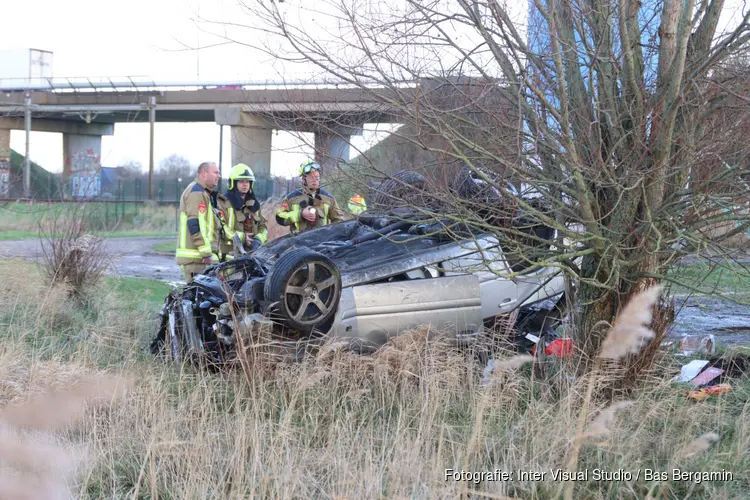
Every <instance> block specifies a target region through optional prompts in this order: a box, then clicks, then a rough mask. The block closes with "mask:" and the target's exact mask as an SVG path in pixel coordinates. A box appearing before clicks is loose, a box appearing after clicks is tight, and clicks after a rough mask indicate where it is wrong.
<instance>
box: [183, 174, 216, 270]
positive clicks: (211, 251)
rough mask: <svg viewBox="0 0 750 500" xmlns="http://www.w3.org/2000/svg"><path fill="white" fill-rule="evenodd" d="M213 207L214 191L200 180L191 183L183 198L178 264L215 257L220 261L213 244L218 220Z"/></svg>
mask: <svg viewBox="0 0 750 500" xmlns="http://www.w3.org/2000/svg"><path fill="white" fill-rule="evenodd" d="M212 208H213V207H212V206H211V191H209V190H208V189H207V188H206V187H205V186H203V185H201V183H200V181H199V180H198V179H196V180H195V181H193V182H191V183H190V184H188V187H186V188H185V191H183V192H182V196H180V224H179V231H178V237H177V250H176V252H175V258H176V260H177V265H180V266H182V265H185V264H200V263H201V259H203V258H204V257H212V259H213V260H215V261H217V262H218V260H219V258H218V256H217V255H216V247H215V245H216V243H215V241H214V240H215V238H214V231H215V230H216V229H215V227H216V224H218V221H217V220H216V215H215V213H214V211H213V209H212Z"/></svg>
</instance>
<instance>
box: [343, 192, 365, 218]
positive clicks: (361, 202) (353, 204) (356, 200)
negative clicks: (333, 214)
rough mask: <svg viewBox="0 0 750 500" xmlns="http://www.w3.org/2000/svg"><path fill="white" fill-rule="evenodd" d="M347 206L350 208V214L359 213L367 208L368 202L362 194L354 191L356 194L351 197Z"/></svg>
mask: <svg viewBox="0 0 750 500" xmlns="http://www.w3.org/2000/svg"><path fill="white" fill-rule="evenodd" d="M346 208H347V209H348V210H349V213H350V214H352V215H359V214H361V213H362V212H364V211H366V210H367V202H365V199H364V198H363V197H362V195H361V194H359V193H354V196H352V197H351V198H349V203H347V205H346Z"/></svg>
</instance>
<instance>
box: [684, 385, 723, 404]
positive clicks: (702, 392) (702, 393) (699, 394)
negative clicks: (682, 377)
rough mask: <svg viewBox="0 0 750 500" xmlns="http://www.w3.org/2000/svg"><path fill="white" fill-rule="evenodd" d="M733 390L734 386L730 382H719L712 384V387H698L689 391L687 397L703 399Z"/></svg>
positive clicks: (697, 399) (696, 399)
mask: <svg viewBox="0 0 750 500" xmlns="http://www.w3.org/2000/svg"><path fill="white" fill-rule="evenodd" d="M731 390H732V386H731V385H729V384H718V385H712V386H710V387H704V388H703V389H698V390H697V391H689V392H688V393H687V397H689V398H690V399H694V400H695V401H702V400H704V399H706V398H708V397H710V396H713V395H715V394H725V393H727V392H729V391H731Z"/></svg>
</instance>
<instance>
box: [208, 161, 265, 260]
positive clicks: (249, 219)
mask: <svg viewBox="0 0 750 500" xmlns="http://www.w3.org/2000/svg"><path fill="white" fill-rule="evenodd" d="M254 183H255V174H253V171H252V170H251V169H250V167H248V166H247V165H245V164H244V163H239V164H237V165H235V166H234V167H232V170H231V171H230V172H229V189H228V190H227V192H226V193H224V194H223V195H219V196H218V207H219V217H220V218H221V221H222V228H221V230H223V233H224V234H223V235H221V239H220V242H221V244H220V247H219V251H220V255H219V259H220V260H227V259H231V258H232V257H233V255H232V254H233V249H234V243H233V241H232V240H233V238H234V235H235V234H237V236H239V237H240V241H242V243H243V247H244V249H245V251H247V252H252V251H253V250H256V249H257V248H258V247H259V246H261V245H262V244H264V243H265V242H266V241H267V240H268V229H267V224H266V219H265V218H264V217H263V215H262V214H261V212H260V202H259V201H258V200H257V198H256V197H255V193H254V192H253V184H254Z"/></svg>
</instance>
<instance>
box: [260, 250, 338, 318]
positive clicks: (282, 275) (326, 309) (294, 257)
mask: <svg viewBox="0 0 750 500" xmlns="http://www.w3.org/2000/svg"><path fill="white" fill-rule="evenodd" d="M263 293H264V295H265V298H266V300H268V301H270V302H276V303H278V313H279V314H280V315H281V317H282V320H283V321H284V322H285V323H286V324H287V325H288V326H289V327H290V328H293V329H295V330H301V331H304V332H311V331H312V330H313V329H314V328H315V327H316V326H318V325H320V324H322V323H325V322H326V321H328V320H329V319H330V318H331V317H332V316H333V315H334V314H335V313H336V308H337V306H338V303H339V299H340V298H341V273H340V272H339V269H338V268H337V267H336V265H335V264H334V263H333V261H332V260H331V259H329V258H328V257H326V256H325V255H321V254H319V253H317V252H314V251H312V250H308V249H306V248H298V249H294V250H290V251H288V252H286V253H284V254H282V255H281V257H279V260H278V261H276V264H274V266H273V268H272V269H271V272H270V273H269V275H268V277H267V278H266V283H265V285H264V289H263Z"/></svg>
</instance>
